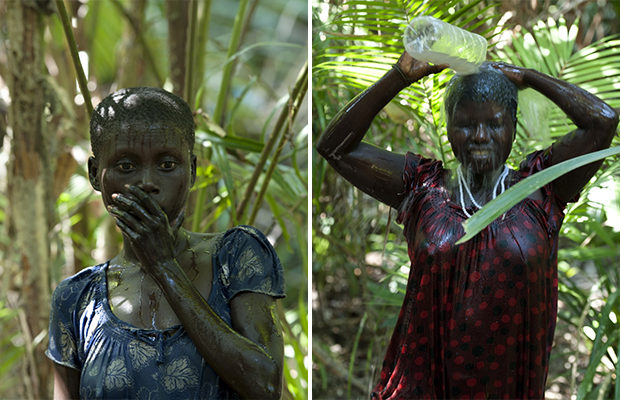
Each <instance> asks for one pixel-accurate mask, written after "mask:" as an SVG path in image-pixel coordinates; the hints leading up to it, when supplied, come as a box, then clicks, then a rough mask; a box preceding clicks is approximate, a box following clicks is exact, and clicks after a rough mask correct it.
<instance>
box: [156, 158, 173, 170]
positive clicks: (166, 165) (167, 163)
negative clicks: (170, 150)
mask: <svg viewBox="0 0 620 400" xmlns="http://www.w3.org/2000/svg"><path fill="white" fill-rule="evenodd" d="M176 166H177V163H176V162H174V161H169V160H168V161H163V162H162V163H161V164H159V167H160V168H161V169H163V170H172V169H174V168H175V167H176Z"/></svg>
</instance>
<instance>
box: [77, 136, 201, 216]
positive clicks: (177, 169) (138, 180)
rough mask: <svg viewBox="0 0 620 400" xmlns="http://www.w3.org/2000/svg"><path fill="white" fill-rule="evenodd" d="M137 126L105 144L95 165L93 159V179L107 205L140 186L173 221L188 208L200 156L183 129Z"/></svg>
mask: <svg viewBox="0 0 620 400" xmlns="http://www.w3.org/2000/svg"><path fill="white" fill-rule="evenodd" d="M129 129H131V130H132V132H131V134H129V133H128V132H127V130H129ZM137 129H138V131H136V128H135V127H133V128H126V129H121V132H119V133H116V134H112V135H111V137H110V138H108V139H107V140H106V141H104V143H102V146H101V149H100V152H99V154H98V155H97V160H95V162H94V165H92V164H93V162H92V161H90V162H89V168H91V171H90V174H91V182H92V183H93V187H94V188H95V189H97V190H99V191H101V196H102V198H103V202H104V204H105V206H106V207H107V206H108V205H110V204H112V203H113V202H112V194H114V193H122V194H127V193H128V191H127V185H135V186H138V187H139V188H141V189H142V190H144V191H145V192H146V193H147V194H148V195H150V196H151V197H152V198H154V199H155V201H157V203H158V204H159V206H160V207H161V208H162V210H163V211H164V212H165V213H166V215H167V216H168V220H169V221H171V222H172V221H174V219H175V218H177V217H178V216H179V215H180V213H181V211H183V209H184V208H185V205H186V202H187V198H188V196H189V190H190V188H191V186H192V185H193V183H194V180H195V176H196V175H195V174H196V158H195V156H193V155H192V154H191V152H190V149H189V146H188V144H187V142H186V140H185V138H184V137H183V135H182V133H180V132H175V131H174V130H172V129H170V128H166V127H159V126H156V125H155V126H154V125H151V126H149V127H148V128H142V129H141V128H137ZM91 160H92V159H91ZM93 168H94V169H93ZM93 179H94V181H93Z"/></svg>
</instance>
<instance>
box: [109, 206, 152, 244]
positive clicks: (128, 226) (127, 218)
mask: <svg viewBox="0 0 620 400" xmlns="http://www.w3.org/2000/svg"><path fill="white" fill-rule="evenodd" d="M108 211H109V212H110V213H111V214H112V216H113V217H114V221H115V222H116V225H117V226H118V227H119V228H120V229H121V231H123V233H125V234H127V235H128V236H129V237H130V238H132V239H133V240H138V239H139V238H140V234H141V233H142V232H143V231H144V227H142V226H141V224H140V222H139V221H137V220H136V219H135V218H134V217H133V216H132V215H131V214H129V213H127V212H126V211H122V210H119V209H118V208H117V207H115V206H108Z"/></svg>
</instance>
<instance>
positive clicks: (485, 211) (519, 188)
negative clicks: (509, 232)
mask: <svg viewBox="0 0 620 400" xmlns="http://www.w3.org/2000/svg"><path fill="white" fill-rule="evenodd" d="M616 154H620V147H614V148H611V149H605V150H600V151H596V152H593V153H590V154H586V155H583V156H579V157H575V158H572V159H570V160H566V161H564V162H561V163H559V164H557V165H554V166H552V167H550V168H547V169H545V170H543V171H540V172H538V173H536V174H534V175H532V176H530V177H528V178H526V179H524V180H522V181H521V182H519V183H517V184H516V185H514V186H513V187H511V188H509V189H508V190H506V191H505V192H504V193H502V194H501V195H499V196H497V197H496V198H495V199H493V200H491V201H490V202H488V203H487V204H486V205H485V206H484V207H482V208H481V209H480V210H478V211H477V212H476V213H475V214H474V215H472V216H471V218H469V219H467V220H466V221H465V222H464V223H463V229H464V230H465V235H464V236H463V237H462V238H460V239H459V240H458V241H457V242H456V244H461V243H465V242H466V241H468V240H469V239H471V238H473V237H474V236H476V235H477V234H478V233H480V231H482V230H483V229H484V228H486V227H487V226H488V225H489V224H490V223H491V222H493V221H494V220H495V219H496V218H497V217H499V216H500V215H502V214H503V213H505V212H506V211H508V210H509V209H510V208H512V206H514V205H515V204H517V203H518V202H520V201H521V200H523V199H524V198H526V197H527V196H529V195H530V193H532V192H534V191H535V190H537V189H540V188H541V187H543V186H544V185H546V184H547V183H549V182H551V181H553V180H555V179H557V178H559V177H560V176H562V175H564V174H566V173H567V172H570V171H572V170H574V169H576V168H579V167H581V166H584V165H586V164H590V163H591V162H594V161H598V160H601V159H603V158H605V157H609V156H613V155H616Z"/></svg>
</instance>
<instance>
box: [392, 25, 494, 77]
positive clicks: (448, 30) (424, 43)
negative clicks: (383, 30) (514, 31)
mask: <svg viewBox="0 0 620 400" xmlns="http://www.w3.org/2000/svg"><path fill="white" fill-rule="evenodd" d="M403 42H404V44H405V50H406V51H407V53H409V55H410V56H411V57H413V58H415V59H416V60H420V61H425V62H430V63H433V64H448V65H449V66H450V68H452V69H453V70H454V71H455V72H457V73H459V74H464V75H467V74H473V73H476V72H478V67H479V66H480V64H482V62H483V61H484V60H485V59H486V55H487V41H486V39H485V38H483V37H482V36H480V35H477V34H475V33H472V32H468V31H466V30H464V29H461V28H458V27H456V26H454V25H450V24H449V23H447V22H443V21H442V20H439V19H437V18H433V17H428V16H421V17H416V18H414V19H412V20H411V22H409V25H408V26H407V28H406V29H405V35H404V37H403Z"/></svg>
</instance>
